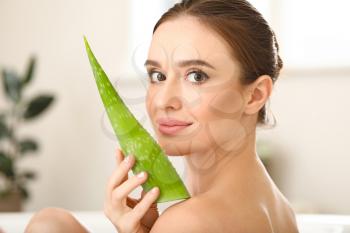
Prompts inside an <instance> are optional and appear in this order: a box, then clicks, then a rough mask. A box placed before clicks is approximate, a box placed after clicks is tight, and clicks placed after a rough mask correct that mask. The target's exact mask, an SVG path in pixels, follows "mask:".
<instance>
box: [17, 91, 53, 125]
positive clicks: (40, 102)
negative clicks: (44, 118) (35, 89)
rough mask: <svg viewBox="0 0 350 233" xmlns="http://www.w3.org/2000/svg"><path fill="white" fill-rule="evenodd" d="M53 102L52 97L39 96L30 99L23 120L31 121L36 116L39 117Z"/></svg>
mask: <svg viewBox="0 0 350 233" xmlns="http://www.w3.org/2000/svg"><path fill="white" fill-rule="evenodd" d="M53 100H54V97H53V96H52V95H40V96H37V97H35V98H34V99H32V100H31V101H30V102H29V104H28V106H27V108H26V110H25V112H24V114H23V117H24V119H31V118H34V117H36V116H38V115H40V114H41V113H42V112H44V110H45V109H46V108H47V107H49V106H50V104H51V103H52V101H53Z"/></svg>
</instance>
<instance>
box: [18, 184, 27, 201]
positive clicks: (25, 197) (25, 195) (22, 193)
mask: <svg viewBox="0 0 350 233" xmlns="http://www.w3.org/2000/svg"><path fill="white" fill-rule="evenodd" d="M18 189H19V192H20V193H21V196H22V198H23V199H28V198H29V192H28V190H27V188H26V187H24V186H23V185H20V186H18Z"/></svg>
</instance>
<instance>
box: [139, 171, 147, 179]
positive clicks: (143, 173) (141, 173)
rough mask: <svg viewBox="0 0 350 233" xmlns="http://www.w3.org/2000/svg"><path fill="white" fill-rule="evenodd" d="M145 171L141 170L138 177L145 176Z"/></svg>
mask: <svg viewBox="0 0 350 233" xmlns="http://www.w3.org/2000/svg"><path fill="white" fill-rule="evenodd" d="M145 175H146V174H145V172H140V173H139V174H137V177H138V178H143V177H145Z"/></svg>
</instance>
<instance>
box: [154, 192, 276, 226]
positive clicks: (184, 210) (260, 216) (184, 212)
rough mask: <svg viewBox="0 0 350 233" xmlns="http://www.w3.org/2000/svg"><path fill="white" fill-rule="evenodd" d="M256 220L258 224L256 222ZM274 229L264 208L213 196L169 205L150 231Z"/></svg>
mask: <svg viewBox="0 0 350 233" xmlns="http://www.w3.org/2000/svg"><path fill="white" fill-rule="evenodd" d="M252 222H254V224H252ZM161 232H167V233H175V232H177V233H182V232H184V233H185V232H186V233H187V232H191V233H197V232H201V233H203V232H205V233H217V232H221V233H235V232H239V233H242V232H264V233H265V232H268V233H270V232H272V231H271V228H270V223H269V220H268V217H267V216H266V213H265V212H264V211H263V209H259V208H256V207H252V205H246V204H243V203H242V202H235V200H234V198H233V199H232V200H230V203H227V202H223V201H221V200H217V199H215V198H212V197H208V196H202V197H194V198H191V199H189V200H186V201H183V202H180V203H177V204H175V205H173V206H171V207H169V208H167V209H166V210H165V211H164V212H163V213H162V214H161V215H160V217H159V218H158V220H157V221H156V222H155V224H154V225H153V227H152V230H151V232H150V233H161Z"/></svg>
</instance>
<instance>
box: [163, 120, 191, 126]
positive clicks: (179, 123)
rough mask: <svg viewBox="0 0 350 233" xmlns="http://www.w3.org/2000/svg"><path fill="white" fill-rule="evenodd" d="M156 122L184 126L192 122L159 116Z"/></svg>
mask: <svg viewBox="0 0 350 233" xmlns="http://www.w3.org/2000/svg"><path fill="white" fill-rule="evenodd" d="M157 123H158V124H159V125H165V126H186V125H191V124H192V122H186V121H181V120H177V119H174V118H159V119H157Z"/></svg>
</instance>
